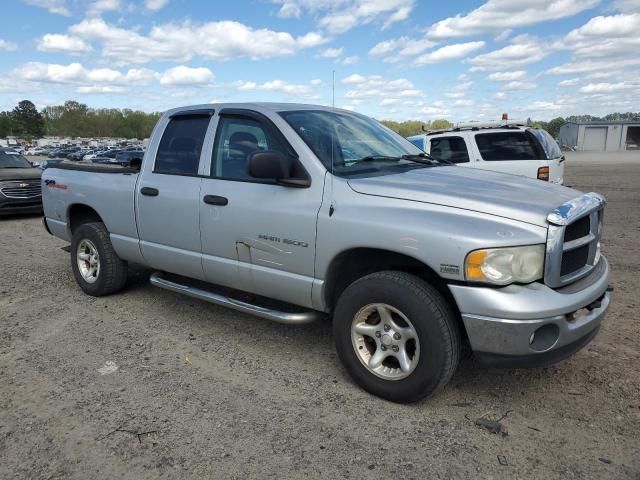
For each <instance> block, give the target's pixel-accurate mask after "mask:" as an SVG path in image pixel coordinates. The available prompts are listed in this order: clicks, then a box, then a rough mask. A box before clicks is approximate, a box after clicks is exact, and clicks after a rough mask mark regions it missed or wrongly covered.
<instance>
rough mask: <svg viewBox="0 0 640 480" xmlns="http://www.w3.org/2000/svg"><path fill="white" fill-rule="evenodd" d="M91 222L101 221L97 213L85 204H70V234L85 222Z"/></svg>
mask: <svg viewBox="0 0 640 480" xmlns="http://www.w3.org/2000/svg"><path fill="white" fill-rule="evenodd" d="M93 222H102V218H100V215H98V212H96V211H95V210H94V209H93V208H91V207H89V206H87V205H81V204H77V205H72V206H71V208H70V209H69V228H70V229H71V234H73V232H75V231H76V229H77V228H78V227H79V226H80V225H83V224H85V223H93Z"/></svg>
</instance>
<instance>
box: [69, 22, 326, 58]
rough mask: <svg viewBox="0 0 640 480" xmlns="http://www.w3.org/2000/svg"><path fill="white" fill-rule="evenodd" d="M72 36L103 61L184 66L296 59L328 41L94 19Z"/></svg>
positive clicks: (210, 26) (236, 26) (227, 25)
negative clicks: (137, 26) (140, 27)
mask: <svg viewBox="0 0 640 480" xmlns="http://www.w3.org/2000/svg"><path fill="white" fill-rule="evenodd" d="M69 34H70V35H71V36H73V37H76V38H80V39H82V40H84V41H85V42H87V43H91V44H93V43H95V44H99V45H100V47H101V53H102V57H103V58H104V59H105V60H107V61H110V62H113V63H115V64H117V65H126V64H130V63H146V62H149V61H152V60H158V61H162V60H165V61H166V60H173V61H181V62H186V61H189V60H191V59H192V58H193V57H195V56H199V57H203V58H208V59H213V60H229V59H237V58H247V57H248V58H251V59H265V58H273V57H281V56H287V55H293V54H294V53H296V52H298V51H299V50H302V49H305V48H311V47H317V46H318V45H321V44H322V43H325V42H326V41H327V39H326V38H324V37H323V36H321V35H320V34H318V33H314V32H311V33H307V34H305V35H302V36H298V37H294V36H292V35H291V34H290V33H287V32H276V31H274V30H269V29H253V28H251V27H248V26H246V25H244V24H242V23H239V22H235V21H220V22H208V23H203V24H192V23H189V22H185V23H182V24H175V23H168V24H162V25H156V26H154V27H152V28H151V31H150V32H149V34H148V35H144V34H141V33H139V32H138V31H136V30H127V29H124V28H120V27H116V26H113V25H110V24H108V23H106V22H105V21H104V20H102V19H100V18H93V19H86V20H83V21H82V22H80V23H78V24H76V25H73V26H71V27H70V28H69Z"/></svg>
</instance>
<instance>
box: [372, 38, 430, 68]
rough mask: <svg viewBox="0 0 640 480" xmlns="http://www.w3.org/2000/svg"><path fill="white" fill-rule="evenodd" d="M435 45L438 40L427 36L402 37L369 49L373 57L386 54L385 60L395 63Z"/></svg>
mask: <svg viewBox="0 0 640 480" xmlns="http://www.w3.org/2000/svg"><path fill="white" fill-rule="evenodd" d="M434 45H436V42H432V41H431V40H429V39H426V38H422V39H418V38H410V37H400V38H394V39H391V40H385V41H384V42H380V43H377V44H376V45H375V46H374V47H373V48H372V49H371V50H369V55H371V56H373V57H380V56H386V58H385V59H384V61H385V62H388V63H394V62H398V61H400V60H401V59H402V58H403V57H409V56H415V55H418V54H420V53H422V52H424V51H425V50H427V49H428V48H431V47H433V46H434Z"/></svg>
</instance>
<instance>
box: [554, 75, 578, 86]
mask: <svg viewBox="0 0 640 480" xmlns="http://www.w3.org/2000/svg"><path fill="white" fill-rule="evenodd" d="M579 82H580V78H578V77H576V78H569V79H567V80H562V81H561V82H560V83H558V85H559V86H561V87H572V86H573V85H577V84H578V83H579Z"/></svg>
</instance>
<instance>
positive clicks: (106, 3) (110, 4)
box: [87, 0, 120, 15]
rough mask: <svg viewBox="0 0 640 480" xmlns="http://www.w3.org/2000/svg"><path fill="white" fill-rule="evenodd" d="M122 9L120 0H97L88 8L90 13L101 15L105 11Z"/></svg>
mask: <svg viewBox="0 0 640 480" xmlns="http://www.w3.org/2000/svg"><path fill="white" fill-rule="evenodd" d="M118 10H120V0H95V1H94V2H93V3H92V4H91V5H90V6H89V9H88V10H87V14H88V15H101V14H102V13H104V12H114V11H118Z"/></svg>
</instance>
